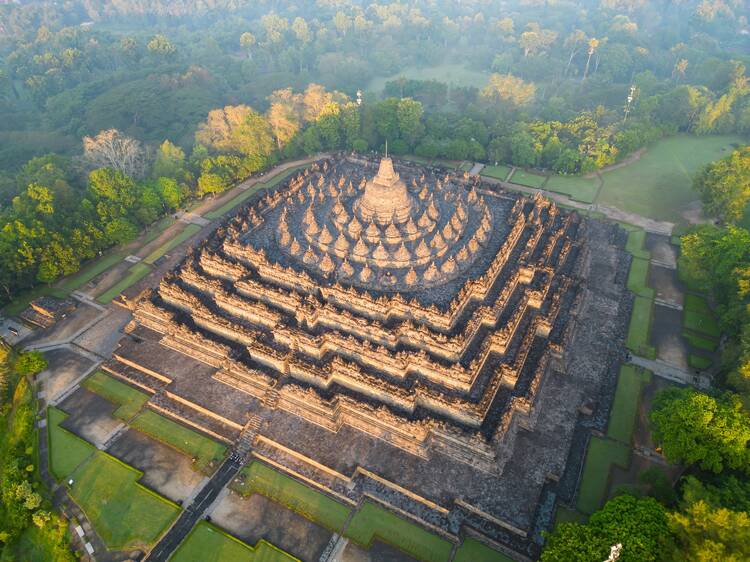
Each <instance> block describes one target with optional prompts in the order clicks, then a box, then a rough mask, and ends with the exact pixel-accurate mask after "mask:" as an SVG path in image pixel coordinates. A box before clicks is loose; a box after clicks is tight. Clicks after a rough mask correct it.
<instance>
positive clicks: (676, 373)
mask: <svg viewBox="0 0 750 562" xmlns="http://www.w3.org/2000/svg"><path fill="white" fill-rule="evenodd" d="M630 362H631V363H633V364H635V365H638V366H640V367H643V368H645V369H648V370H649V371H651V372H652V373H654V374H655V375H656V376H658V377H662V378H664V379H667V380H670V381H672V382H676V383H679V384H686V385H689V386H694V387H696V388H698V389H701V390H706V389H708V388H710V387H711V379H710V378H709V377H707V376H706V375H697V374H694V373H690V372H688V371H685V370H683V369H680V368H679V367H676V366H675V365H672V364H670V363H667V362H666V361H661V360H660V359H646V358H645V357H640V356H638V355H633V356H632V357H631V359H630Z"/></svg>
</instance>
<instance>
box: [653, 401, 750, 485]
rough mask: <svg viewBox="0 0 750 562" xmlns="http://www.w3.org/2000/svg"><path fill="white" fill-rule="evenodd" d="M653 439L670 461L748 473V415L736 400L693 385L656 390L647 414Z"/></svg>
mask: <svg viewBox="0 0 750 562" xmlns="http://www.w3.org/2000/svg"><path fill="white" fill-rule="evenodd" d="M649 419H650V421H651V426H652V429H653V435H654V440H655V441H656V442H657V443H659V444H660V445H661V447H662V449H663V450H664V455H665V456H666V457H667V459H669V461H670V462H679V463H684V464H686V465H693V464H695V465H698V466H699V467H700V468H702V469H704V470H710V471H713V472H715V473H719V472H721V471H722V470H724V469H725V468H733V469H737V470H743V471H745V472H748V473H750V451H749V450H748V443H750V417H749V416H748V415H747V413H745V412H744V411H742V406H741V404H740V403H739V401H738V400H736V399H732V398H731V397H730V398H729V399H727V400H718V399H716V398H713V397H711V396H709V395H707V394H703V393H701V392H697V391H695V390H694V389H692V388H690V389H687V388H682V389H668V390H665V391H663V392H661V393H659V394H658V395H657V397H656V399H655V401H654V407H653V409H652V411H651V413H650V414H649Z"/></svg>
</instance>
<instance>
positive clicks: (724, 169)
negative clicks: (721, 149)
mask: <svg viewBox="0 0 750 562" xmlns="http://www.w3.org/2000/svg"><path fill="white" fill-rule="evenodd" d="M693 188H694V189H696V190H697V191H698V192H699V193H700V194H701V197H702V199H703V204H704V205H705V206H706V211H707V212H708V213H711V214H712V215H716V216H718V217H719V218H720V219H721V220H723V221H725V222H731V223H736V222H737V221H739V220H740V219H742V217H743V216H744V213H745V209H746V208H747V205H748V202H750V146H744V147H742V148H739V149H737V150H735V151H733V152H732V154H730V155H729V156H727V157H726V158H722V159H721V160H717V161H716V162H712V163H711V164H709V165H708V166H706V167H705V168H704V169H703V170H702V171H701V172H700V173H699V174H698V175H697V176H696V177H695V180H694V181H693Z"/></svg>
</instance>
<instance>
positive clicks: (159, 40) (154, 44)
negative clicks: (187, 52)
mask: <svg viewBox="0 0 750 562" xmlns="http://www.w3.org/2000/svg"><path fill="white" fill-rule="evenodd" d="M146 48H148V50H149V51H150V52H152V53H156V54H158V55H161V56H163V57H172V56H174V54H175V53H176V52H177V49H176V48H175V46H174V45H172V42H171V41H170V40H169V39H167V37H166V36H164V35H162V34H161V33H159V34H157V35H154V36H153V38H152V39H151V41H149V42H148V44H147V45H146Z"/></svg>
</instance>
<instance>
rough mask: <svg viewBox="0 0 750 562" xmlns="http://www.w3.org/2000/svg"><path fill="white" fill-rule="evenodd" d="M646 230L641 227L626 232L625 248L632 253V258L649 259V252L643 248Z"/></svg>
mask: <svg viewBox="0 0 750 562" xmlns="http://www.w3.org/2000/svg"><path fill="white" fill-rule="evenodd" d="M645 243H646V231H645V230H643V229H642V228H638V229H635V230H630V231H629V232H628V241H627V243H626V244H625V250H626V251H628V252H630V253H631V254H633V257H634V258H641V259H644V260H650V259H651V252H649V251H648V250H647V249H646V248H645Z"/></svg>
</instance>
